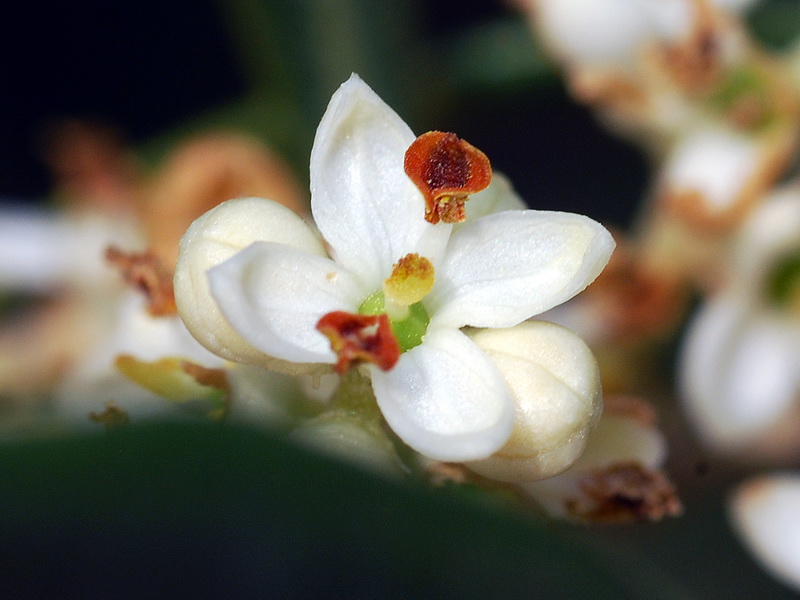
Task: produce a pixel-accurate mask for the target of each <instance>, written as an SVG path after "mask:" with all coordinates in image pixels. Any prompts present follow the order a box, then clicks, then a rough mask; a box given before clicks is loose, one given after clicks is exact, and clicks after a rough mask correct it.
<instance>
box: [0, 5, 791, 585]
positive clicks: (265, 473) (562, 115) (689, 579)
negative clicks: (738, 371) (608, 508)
mask: <svg viewBox="0 0 800 600" xmlns="http://www.w3.org/2000/svg"><path fill="white" fill-rule="evenodd" d="M598 1H600V0H598ZM746 18H747V22H748V26H749V27H750V28H751V30H752V32H753V33H754V35H755V36H756V37H757V39H759V40H760V41H761V43H763V44H765V45H766V46H767V47H769V48H785V47H786V46H787V45H788V44H789V43H790V42H791V41H792V40H793V39H795V38H796V36H797V35H798V34H800V3H798V2H797V0H764V1H763V2H761V3H759V4H758V5H757V6H756V7H755V8H754V9H753V10H752V11H750V12H749V13H747V16H746ZM0 57H2V59H0V74H2V82H3V93H2V94H0V202H2V203H4V204H6V205H7V206H12V205H13V206H19V205H24V206H28V207H45V208H49V207H52V206H53V203H54V198H53V191H54V186H55V185H56V184H57V183H58V181H57V179H56V177H55V176H54V169H53V168H52V164H50V163H48V152H49V151H50V150H49V149H50V148H51V145H52V143H53V139H54V137H53V136H54V134H55V132H57V131H59V127H60V126H61V125H63V123H64V122H65V121H67V120H71V119H79V120H81V121H84V122H91V123H96V124H100V125H102V126H104V127H109V128H111V129H112V130H114V131H115V132H117V133H118V134H119V136H120V137H121V138H122V139H123V140H124V141H125V143H126V144H128V145H129V146H130V147H131V148H132V149H133V151H134V153H135V155H136V159H137V161H139V162H140V163H141V165H143V167H144V169H145V170H150V171H155V170H157V169H158V167H159V165H161V164H162V163H163V161H164V160H165V157H167V156H168V155H169V153H170V151H171V150H172V149H173V148H175V147H176V145H177V144H178V143H179V142H180V141H181V140H183V139H185V138H186V136H187V135H190V134H192V133H196V132H200V131H204V130H206V129H208V128H217V127H224V128H226V129H233V130H238V131H242V132H246V133H248V134H251V135H255V136H257V137H258V138H259V139H260V140H262V141H264V142H265V143H266V144H268V145H269V147H270V148H272V149H273V150H275V151H276V152H277V153H279V154H280V155H281V156H282V157H283V158H284V159H285V160H286V161H287V163H288V165H289V168H290V169H291V170H292V172H293V173H294V175H295V176H296V177H297V178H298V179H299V181H301V182H302V184H303V185H304V186H305V185H306V184H307V177H308V175H307V168H308V167H307V165H308V156H309V153H310V150H311V143H312V140H313V135H314V129H315V127H316V124H317V123H318V121H319V118H320V116H321V115H322V113H323V111H324V109H325V106H326V104H327V102H328V99H329V98H330V95H331V94H332V93H333V91H334V90H335V89H336V88H337V87H338V85H339V84H340V83H341V82H343V81H344V80H345V79H346V78H347V77H348V76H349V74H350V73H351V72H357V73H359V74H360V75H361V76H362V78H363V79H364V80H365V81H366V82H367V83H368V84H369V85H370V86H371V87H372V88H373V89H374V90H375V91H376V92H377V93H378V94H379V95H380V96H381V97H382V98H383V99H384V100H385V101H386V102H387V103H388V104H389V105H390V106H392V107H393V108H394V109H395V110H396V111H397V112H398V113H399V114H400V115H401V116H402V117H403V118H404V120H405V121H406V122H407V123H409V125H410V126H411V127H412V129H413V130H414V131H415V132H423V131H427V130H430V129H441V130H446V131H454V132H456V133H457V134H458V135H459V136H460V137H463V138H464V139H466V140H468V141H469V142H470V143H472V144H473V145H475V146H477V147H478V148H480V149H482V150H483V151H484V152H485V153H486V154H487V155H488V156H489V157H490V159H491V160H492V164H493V167H494V169H495V170H496V171H500V172H503V173H504V174H506V175H507V176H508V177H509V178H510V180H511V181H512V182H513V184H514V186H515V188H516V189H517V191H518V192H519V193H520V195H521V196H522V198H524V199H525V201H526V202H527V203H528V205H529V206H530V207H532V208H537V209H554V210H564V211H571V212H579V213H582V214H586V215H588V216H590V217H593V218H594V219H596V220H598V221H600V222H602V223H604V224H606V225H607V226H610V227H614V228H619V229H622V230H626V229H628V228H630V227H631V225H632V224H633V223H634V222H635V220H636V218H637V216H638V214H639V211H640V210H641V206H642V203H643V199H644V197H645V196H646V195H647V193H648V190H649V185H650V181H651V178H652V176H653V167H652V165H651V164H650V163H649V162H648V158H647V156H646V155H645V153H644V152H642V150H641V149H640V148H639V147H637V146H636V145H635V144H633V143H631V142H630V141H627V140H626V139H623V138H621V137H619V136H617V135H614V134H613V133H610V132H609V131H608V130H607V129H606V128H604V127H603V126H602V125H601V124H599V122H598V120H597V119H596V117H595V115H594V114H593V112H592V111H591V110H590V109H588V108H586V107H585V106H583V105H581V104H578V103H577V102H575V101H574V100H573V99H572V98H571V97H570V96H569V94H568V93H567V91H566V86H565V83H564V80H563V77H562V74H561V72H560V71H559V68H558V67H557V65H556V64H555V63H554V62H553V61H552V60H551V59H549V58H548V57H547V56H546V55H545V53H544V51H543V50H542V48H541V46H540V44H539V43H538V41H537V39H536V36H535V35H534V33H533V30H532V28H531V26H530V24H529V23H528V22H527V21H526V19H525V18H524V17H523V16H522V14H521V12H520V10H519V9H518V7H517V6H515V5H513V4H512V3H511V2H510V1H509V2H507V3H504V2H502V1H501V0H496V1H489V0H476V1H474V2H458V1H456V0H405V1H404V0H216V1H213V0H193V1H189V0H169V1H161V2H157V1H156V0H140V1H139V2H136V3H109V2H99V1H79V2H74V3H61V4H58V5H53V6H48V7H47V9H44V8H42V7H41V6H38V5H35V4H33V3H28V4H24V3H23V4H18V5H16V6H15V7H14V9H13V16H10V17H8V18H5V19H2V20H0ZM304 189H305V187H304ZM691 301H692V302H697V301H698V300H697V298H696V297H694V298H692V299H691ZM680 339H681V332H678V333H677V334H676V335H675V336H674V337H672V338H670V339H669V340H668V343H667V344H666V345H665V346H660V347H659V348H658V349H656V350H653V349H652V348H648V351H654V352H655V354H654V355H653V356H652V357H651V359H650V360H648V361H646V364H647V365H648V366H650V367H652V366H653V365H657V368H656V369H655V370H654V371H652V372H651V375H652V377H649V379H648V380H647V381H646V382H645V383H644V384H643V385H642V389H637V390H632V391H635V392H637V393H639V392H647V393H651V394H653V395H654V398H655V401H656V403H657V411H658V412H659V416H660V418H661V422H662V425H663V428H664V430H665V432H666V434H667V437H668V440H669V445H670V458H669V460H668V462H667V466H666V470H667V472H668V473H670V474H671V475H672V476H673V478H674V480H675V482H676V485H677V487H678V489H679V492H680V493H681V496H682V497H683V500H684V506H685V513H684V515H683V516H682V517H680V518H677V519H672V520H669V521H665V522H662V523H647V524H638V525H631V526H623V527H619V528H616V527H613V528H612V527H584V526H572V525H565V524H561V523H558V524H554V523H549V522H548V523H542V522H540V521H538V520H536V519H532V518H529V517H528V516H527V515H524V514H519V513H518V512H516V511H515V510H513V509H509V508H508V507H507V506H505V505H503V504H500V503H494V502H493V501H487V500H486V499H484V498H477V499H475V498H473V497H471V496H470V495H469V494H466V495H465V494H462V493H460V492H459V493H456V492H454V491H453V490H446V491H444V492H441V493H438V495H437V494H436V493H431V492H430V491H429V490H423V489H418V488H416V487H413V486H397V485H395V484H394V483H392V484H387V483H386V482H383V481H381V480H378V479H377V478H372V477H371V476H368V475H365V474H364V473H361V472H360V471H358V470H357V469H351V468H349V467H347V466H343V465H339V464H337V463H335V462H333V461H331V460H329V459H326V458H325V457H319V456H316V455H314V454H313V453H308V452H307V451H305V450H300V449H297V448H294V447H290V446H287V445H285V443H284V442H283V441H281V440H275V439H267V440H264V439H262V438H261V437H259V435H256V434H254V433H253V432H251V431H244V432H238V431H236V430H233V431H232V432H231V431H228V432H227V433H225V432H223V433H220V432H211V431H210V430H208V429H206V428H205V427H201V428H200V429H199V430H198V431H194V430H191V431H187V430H185V429H181V428H171V426H170V427H166V428H163V427H161V428H159V427H156V428H155V429H152V430H146V431H145V432H144V433H138V434H137V433H130V434H126V435H127V437H126V438H125V439H124V440H122V441H120V440H111V441H109V439H106V438H100V437H94V438H90V439H86V440H84V439H77V440H67V441H63V440H60V441H54V442H46V441H45V442H41V441H39V442H36V443H34V444H33V445H26V444H25V443H21V444H19V446H15V445H13V444H12V445H9V446H4V447H2V448H0V511H3V514H4V516H3V517H2V518H0V531H2V532H3V537H4V539H5V540H7V543H6V544H4V546H5V548H4V550H3V551H1V552H0V557H2V558H3V560H4V563H5V564H6V565H15V564H21V563H20V560H21V559H22V558H24V559H25V562H26V564H28V565H36V566H35V567H30V566H28V567H25V568H22V569H15V570H14V578H13V579H12V583H13V584H14V585H16V586H17V587H16V588H14V587H12V590H15V593H14V594H12V595H10V596H8V597H14V598H28V597H30V598H33V597H50V596H51V595H52V593H54V592H56V591H60V589H61V588H60V585H61V583H63V584H64V585H65V586H66V587H65V588H63V589H67V588H70V587H72V588H76V589H81V590H84V591H85V592H86V593H88V594H92V593H100V594H101V596H98V597H120V598H127V597H131V598H132V597H165V598H166V597H213V596H216V595H223V594H226V592H228V591H230V590H235V591H236V592H237V593H238V594H245V593H248V592H252V591H253V590H269V591H271V592H272V593H273V595H272V596H270V597H276V598H298V599H299V598H321V597H353V598H368V597H369V598H374V597H387V598H388V597H396V598H403V597H437V598H457V597H458V598H467V597H475V598H478V597H482V598H489V597H498V598H506V597H507V598H516V597H519V598H522V597H525V598H530V597H541V598H571V599H572V598H605V597H609V598H610V597H614V598H619V597H630V598H712V599H713V598H721V599H722V598H724V599H733V598H742V599H745V598H748V599H749V598H774V599H780V598H791V597H795V595H793V593H792V592H791V591H789V589H788V588H786V587H783V586H782V585H781V584H779V583H777V582H776V581H774V580H773V579H771V578H770V577H768V576H767V575H765V574H764V573H763V572H762V571H761V569H760V568H759V567H758V566H757V565H756V564H755V563H754V562H753V561H752V559H751V558H750V556H749V555H748V554H747V553H746V552H745V551H744V550H743V549H742V548H741V546H740V545H739V543H738V541H737V539H736V538H735V537H734V535H733V533H732V532H731V531H730V528H729V526H728V523H727V517H726V497H727V493H728V491H729V489H730V486H731V485H733V484H734V483H735V482H737V481H739V480H741V479H742V478H743V477H744V476H745V475H746V474H748V473H751V472H755V471H756V470H757V468H758V467H753V466H752V465H742V464H741V463H738V462H732V461H728V460H726V459H724V458H719V457H717V456H714V455H713V454H711V453H709V452H707V451H706V450H704V449H702V448H701V446H700V445H699V444H698V441H697V439H696V437H695V434H694V433H693V432H692V430H691V428H690V427H689V426H688V425H687V424H686V423H685V417H684V416H683V415H682V414H681V412H680V410H679V409H677V408H676V403H675V401H674V377H675V374H674V369H675V364H674V360H675V353H676V345H677V343H678V342H677V340H680ZM137 435H138V436H140V437H139V438H137V437H136V436H137ZM237 436H238V437H237ZM254 436H255V437H254ZM197 440H201V441H202V443H201V442H198V441H197ZM205 442H207V443H205ZM48 444H52V445H48ZM262 447H263V448H264V452H265V453H266V454H269V453H272V454H271V457H272V458H264V457H263V456H261V455H259V453H260V452H262V450H260V448H262ZM121 448H122V449H124V453H123V452H122V450H121ZM146 448H149V449H150V450H151V451H152V452H146V451H145V449H146ZM118 452H119V456H126V457H127V462H126V461H125V459H120V460H119V461H117V460H116V458H115V457H116V456H117V453H118ZM154 456H155V458H154ZM53 457H57V458H56V459H54V458H53ZM159 457H164V458H159ZM795 464H796V461H795ZM301 472H302V473H311V474H313V477H310V476H308V477H305V476H304V477H298V476H297V474H298V473H301ZM209 473H213V477H211V479H209V477H208V476H209ZM210 482H211V483H210ZM281 489H288V490H291V492H290V493H288V495H286V494H281V493H279V492H280V490H281ZM64 490H66V493H64ZM114 490H117V491H116V492H115V491H114ZM223 490H225V491H223ZM310 498H313V500H310ZM87 506H91V507H92V510H86V507H87ZM365 507H366V508H365ZM4 509H5V510H4ZM220 515H224V517H222V518H221V517H220ZM319 532H322V533H319ZM76 553H78V554H79V555H80V556H82V557H83V558H82V559H80V560H77V559H75V558H74V556H75V554H76ZM241 554H244V556H241ZM176 556H180V557H181V558H180V560H177V561H176V558H175V557H176ZM235 556H240V559H239V560H236V559H234V558H233V557H235ZM106 559H108V560H107V562H106ZM171 561H175V562H174V563H172V564H175V565H176V570H175V571H170V569H168V568H167V567H165V566H164V565H165V564H170V562H171ZM212 565H213V567H212ZM40 570H41V572H43V573H49V574H50V579H41V578H40V577H39V575H40ZM81 573H86V574H87V575H86V576H85V578H84V577H83V576H82V575H79V574H81ZM139 573H149V574H151V575H152V577H153V578H152V579H148V578H147V577H145V576H141V577H140V576H139V575H138V574H139ZM313 574H315V576H314V575H313ZM164 581H168V582H169V585H166V584H165V586H162V585H161V584H160V583H158V582H164ZM303 581H305V582H306V584H302V583H299V582H303ZM59 582H61V583H59ZM101 582H102V583H101ZM109 582H110V583H109ZM231 582H234V583H231ZM310 582H313V583H310ZM187 590H188V592H187ZM376 590H377V592H378V593H376ZM342 591H344V595H342V596H338V595H337V594H338V593H340V592H342ZM0 595H2V593H0Z"/></svg>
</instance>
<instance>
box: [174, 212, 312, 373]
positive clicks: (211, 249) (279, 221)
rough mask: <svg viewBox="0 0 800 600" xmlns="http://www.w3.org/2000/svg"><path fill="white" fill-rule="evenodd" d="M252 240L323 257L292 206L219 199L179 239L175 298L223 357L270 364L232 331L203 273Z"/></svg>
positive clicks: (198, 334) (192, 326) (195, 330)
mask: <svg viewBox="0 0 800 600" xmlns="http://www.w3.org/2000/svg"><path fill="white" fill-rule="evenodd" d="M255 241H267V242H277V243H281V244H287V245H289V246H292V247H294V248H298V249H301V250H303V251H304V252H307V253H309V254H317V255H320V256H325V250H324V248H323V247H322V244H321V243H320V242H319V240H318V239H317V238H316V237H315V235H314V232H313V231H312V230H311V228H309V227H308V225H306V223H305V222H303V220H302V219H301V218H300V217H298V216H297V215H296V214H295V213H293V212H292V211H291V210H289V209H288V208H286V207H285V206H283V205H282V204H278V203H277V202H273V201H272V200H265V199H263V198H241V199H237V200H230V201H228V202H223V203H222V204H220V205H219V206H217V207H216V208H213V209H212V210H210V211H208V212H207V213H205V214H204V215H202V216H201V217H200V218H198V219H197V220H195V221H194V222H193V223H192V224H191V226H190V227H189V229H188V230H187V231H186V233H185V234H184V235H183V238H182V239H181V245H180V253H179V255H178V263H177V266H176V269H175V280H174V283H175V301H176V303H177V305H178V311H179V312H180V315H181V318H182V319H183V321H184V322H185V323H186V327H187V328H188V329H189V331H190V332H191V333H192V335H193V336H194V337H195V338H196V339H197V340H198V341H199V342H200V343H201V344H203V345H204V346H205V347H206V348H208V349H209V350H211V351H212V352H214V353H216V354H219V355H220V356H223V357H225V358H228V359H231V360H235V361H240V362H247V363H254V364H262V365H266V364H271V363H272V360H271V359H270V357H267V356H265V355H264V353H263V352H262V351H260V350H257V349H256V348H254V347H253V346H252V345H251V344H249V343H248V342H246V341H245V340H244V339H243V338H242V336H240V335H239V334H238V333H236V332H235V331H234V330H233V329H232V328H231V326H230V325H229V324H228V322H227V321H226V320H225V319H224V317H223V316H222V314H221V313H220V311H219V307H218V306H217V303H216V301H215V300H214V299H213V298H212V297H211V291H210V290H209V287H208V276H207V272H208V270H209V269H211V268H212V267H215V266H216V265H219V264H221V263H223V262H224V261H226V260H228V259H229V258H231V257H232V256H233V255H234V254H236V253H237V252H239V251H240V250H242V249H244V248H246V247H247V246H249V245H250V244H252V243H253V242H255Z"/></svg>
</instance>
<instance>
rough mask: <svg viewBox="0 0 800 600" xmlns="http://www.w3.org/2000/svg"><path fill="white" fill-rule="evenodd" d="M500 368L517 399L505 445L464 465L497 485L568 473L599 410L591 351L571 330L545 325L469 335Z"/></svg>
mask: <svg viewBox="0 0 800 600" xmlns="http://www.w3.org/2000/svg"><path fill="white" fill-rule="evenodd" d="M471 338H472V340H473V341H474V342H475V343H476V344H477V345H478V346H479V347H480V348H481V349H483V350H484V351H485V352H486V354H488V355H489V357H490V358H491V359H492V361H493V362H494V364H495V365H496V366H497V368H499V369H500V371H501V372H502V374H503V376H504V377H505V379H506V381H507V382H508V385H509V387H510V388H511V393H512V395H513V397H514V402H515V405H516V417H515V421H514V430H513V432H512V434H511V437H510V438H509V440H508V442H507V443H506V444H505V446H503V448H501V449H500V450H498V451H497V452H496V453H495V454H494V455H492V456H490V457H489V458H487V459H485V460H482V461H477V462H472V463H469V464H468V465H467V466H468V467H469V468H470V469H472V470H473V471H475V472H476V473H479V474H481V475H484V476H486V477H490V478H492V479H499V480H501V481H516V482H521V481H534V480H538V479H543V478H545V477H551V476H553V475H556V474H558V473H560V472H562V471H564V470H565V469H567V468H569V466H570V465H572V463H573V462H575V460H576V459H577V458H578V457H579V456H580V454H581V452H582V451H583V449H584V446H585V445H586V439H587V436H588V435H589V432H590V431H591V429H592V427H594V425H595V423H596V422H597V420H598V419H599V417H600V413H601V409H602V400H601V391H600V373H599V369H598V367H597V363H596V361H595V359H594V356H593V355H592V353H591V351H590V350H589V348H588V347H587V346H586V344H585V343H584V342H583V340H581V339H580V338H579V337H578V336H577V335H575V334H574V333H572V332H571V331H570V330H569V329H566V328H564V327H561V326H559V325H554V324H552V323H544V322H533V321H531V322H527V323H521V324H520V325H517V326H516V327H512V328H510V329H484V330H480V331H476V332H475V333H473V334H471Z"/></svg>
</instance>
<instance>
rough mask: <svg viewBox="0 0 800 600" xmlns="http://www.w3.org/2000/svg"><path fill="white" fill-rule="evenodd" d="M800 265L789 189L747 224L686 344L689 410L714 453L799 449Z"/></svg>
mask: <svg viewBox="0 0 800 600" xmlns="http://www.w3.org/2000/svg"><path fill="white" fill-rule="evenodd" d="M793 260H794V261H795V262H794V263H793V262H792V261H793ZM798 260H800V193H798V189H797V188H794V189H792V188H788V189H786V190H784V191H780V192H777V193H775V194H774V195H773V196H772V197H771V198H770V199H769V200H767V201H765V203H764V204H763V205H761V206H760V207H759V208H758V209H757V210H756V211H755V212H754V213H753V215H752V217H751V218H750V219H749V220H748V221H747V222H746V223H745V226H744V229H743V231H742V232H741V236H740V238H739V239H738V245H737V247H736V252H735V254H734V257H733V264H732V265H731V268H730V273H729V274H728V278H729V281H728V282H727V284H726V285H725V287H723V289H721V290H719V291H718V292H717V293H716V294H715V295H714V296H713V297H711V298H710V299H709V300H708V301H707V303H706V304H705V306H703V307H702V308H701V310H700V311H699V313H698V314H697V315H696V316H695V317H694V319H693V321H692V323H691V324H690V327H689V331H688V334H687V336H686V339H685V342H684V347H683V350H682V355H681V362H680V370H679V373H680V377H681V381H680V383H681V387H682V392H683V394H682V395H683V397H684V401H685V406H686V409H687V413H688V415H689V417H690V418H691V420H692V422H693V424H694V425H695V426H696V428H697V429H698V431H699V433H700V435H701V437H702V439H703V441H705V442H707V443H708V444H710V445H711V446H712V447H713V448H716V449H718V450H720V451H723V452H741V451H743V450H747V451H748V452H752V451H758V452H763V453H766V454H771V453H773V452H778V453H781V452H782V451H784V450H786V449H792V448H795V447H797V439H798V436H797V434H798V431H800V404H799V403H798V394H799V393H800V315H798V313H797V308H798V307H797V305H796V303H797V294H798V287H797V286H798V272H797V267H798V265H800V262H797V261H798ZM793 264H794V265H795V266H794V268H793V267H792V265H793ZM776 286H778V287H776ZM792 286H794V288H792ZM792 294H794V303H795V304H794V305H793V304H792ZM784 295H785V296H786V297H782V296H784Z"/></svg>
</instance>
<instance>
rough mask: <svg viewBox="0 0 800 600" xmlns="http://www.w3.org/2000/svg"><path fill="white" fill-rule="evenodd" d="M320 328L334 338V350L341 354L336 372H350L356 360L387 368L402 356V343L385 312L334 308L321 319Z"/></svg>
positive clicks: (332, 342)
mask: <svg viewBox="0 0 800 600" xmlns="http://www.w3.org/2000/svg"><path fill="white" fill-rule="evenodd" d="M317 329H318V330H319V331H320V332H321V333H323V334H324V335H325V337H327V338H328V339H329V340H330V341H331V349H332V350H333V351H334V352H336V354H337V355H338V356H339V361H338V362H337V363H336V367H335V369H336V372H337V373H340V374H341V373H345V372H347V370H348V369H349V368H350V366H351V365H352V363H354V362H356V363H359V362H370V363H373V364H376V365H378V366H379V367H380V368H381V369H383V370H384V371H388V370H389V369H391V368H392V367H393V366H394V365H395V364H396V363H397V361H398V360H399V359H400V352H401V350H400V344H399V343H398V342H397V338H396V337H395V336H394V332H393V331H392V325H391V323H390V321H389V317H388V316H387V315H386V314H380V315H358V314H353V313H348V312H344V311H334V312H330V313H328V314H327V315H325V316H323V317H322V318H321V319H320V320H319V322H318V323H317Z"/></svg>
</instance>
